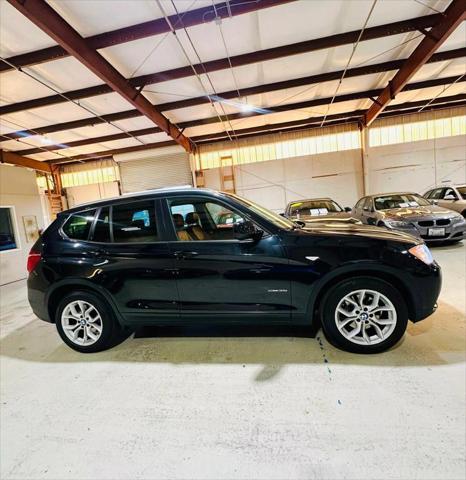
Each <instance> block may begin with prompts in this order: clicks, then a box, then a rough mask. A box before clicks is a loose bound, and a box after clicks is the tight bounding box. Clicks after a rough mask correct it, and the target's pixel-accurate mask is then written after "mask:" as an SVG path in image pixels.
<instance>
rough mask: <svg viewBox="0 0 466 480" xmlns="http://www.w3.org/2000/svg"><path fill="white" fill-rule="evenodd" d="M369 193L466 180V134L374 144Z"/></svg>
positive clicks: (421, 190)
mask: <svg viewBox="0 0 466 480" xmlns="http://www.w3.org/2000/svg"><path fill="white" fill-rule="evenodd" d="M367 164H368V167H369V181H368V192H367V193H384V192H395V191H403V190H405V191H414V192H418V193H420V194H423V193H425V192H426V190H428V189H430V188H432V187H434V186H436V185H439V184H442V182H443V183H465V182H466V137H464V136H456V137H445V138H439V139H435V140H425V141H419V142H411V143H400V144H394V145H385V146H382V147H372V148H370V149H369V150H368V156H367Z"/></svg>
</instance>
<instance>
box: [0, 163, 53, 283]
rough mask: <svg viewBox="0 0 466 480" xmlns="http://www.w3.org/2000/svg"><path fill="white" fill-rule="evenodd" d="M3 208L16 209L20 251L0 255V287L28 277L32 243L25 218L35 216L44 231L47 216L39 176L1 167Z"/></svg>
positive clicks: (0, 178) (15, 222)
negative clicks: (43, 207)
mask: <svg viewBox="0 0 466 480" xmlns="http://www.w3.org/2000/svg"><path fill="white" fill-rule="evenodd" d="M0 206H2V207H3V206H13V207H14V216H15V218H14V219H13V220H14V221H13V223H14V228H15V236H16V241H17V245H18V248H17V249H16V250H7V251H5V252H0V285H4V284H5V283H9V282H14V281H16V280H20V279H22V278H26V277H27V270H26V262H27V256H28V253H29V250H30V249H31V247H32V245H33V244H32V243H28V242H27V240H26V234H25V231H24V224H23V216H25V215H35V216H36V218H37V225H38V227H39V228H40V229H41V228H44V213H43V211H42V207H41V198H40V195H39V190H38V187H37V182H36V174H35V172H34V171H32V170H28V169H26V168H22V167H12V166H8V165H0Z"/></svg>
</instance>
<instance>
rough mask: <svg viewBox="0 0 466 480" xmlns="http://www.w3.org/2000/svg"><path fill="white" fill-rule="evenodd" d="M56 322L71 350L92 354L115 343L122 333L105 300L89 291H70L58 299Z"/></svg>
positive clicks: (61, 335)
mask: <svg viewBox="0 0 466 480" xmlns="http://www.w3.org/2000/svg"><path fill="white" fill-rule="evenodd" d="M55 324H56V326H57V330H58V333H59V334H60V337H61V338H62V340H63V341H64V342H65V343H66V344H67V345H68V346H69V347H71V348H72V349H73V350H76V351H78V352H82V353H93V352H100V351H102V350H106V349H107V348H110V347H112V346H114V345H115V344H116V343H117V342H118V340H119V339H120V336H121V334H122V329H121V327H120V325H119V323H118V322H117V321H116V320H115V318H114V315H113V312H112V311H111V309H110V308H109V307H108V305H107V304H106V302H105V301H103V300H102V299H101V298H100V297H99V296H97V295H95V294H93V293H91V292H79V291H77V292H73V293H70V294H69V295H67V296H66V297H65V298H63V300H62V301H61V302H60V304H59V305H58V308H57V312H56V316H55Z"/></svg>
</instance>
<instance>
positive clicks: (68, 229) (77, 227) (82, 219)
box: [63, 210, 96, 240]
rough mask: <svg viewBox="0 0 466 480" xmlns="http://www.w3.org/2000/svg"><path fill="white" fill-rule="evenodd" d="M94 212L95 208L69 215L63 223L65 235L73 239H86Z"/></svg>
mask: <svg viewBox="0 0 466 480" xmlns="http://www.w3.org/2000/svg"><path fill="white" fill-rule="evenodd" d="M95 212H96V211H95V210H89V211H87V212H79V213H75V214H73V215H71V216H70V218H68V220H67V221H66V222H65V224H64V225H63V231H64V232H65V234H66V236H68V237H69V238H72V239H74V240H87V239H88V237H89V232H90V230H91V225H92V222H93V221H94V217H95Z"/></svg>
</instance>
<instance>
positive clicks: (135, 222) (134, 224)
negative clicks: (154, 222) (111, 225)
mask: <svg viewBox="0 0 466 480" xmlns="http://www.w3.org/2000/svg"><path fill="white" fill-rule="evenodd" d="M131 226H132V227H137V228H140V229H141V230H142V229H143V228H144V227H145V223H144V220H133V221H132V222H131Z"/></svg>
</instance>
